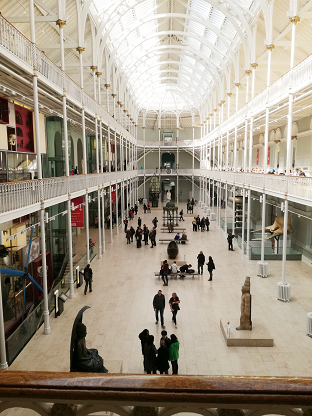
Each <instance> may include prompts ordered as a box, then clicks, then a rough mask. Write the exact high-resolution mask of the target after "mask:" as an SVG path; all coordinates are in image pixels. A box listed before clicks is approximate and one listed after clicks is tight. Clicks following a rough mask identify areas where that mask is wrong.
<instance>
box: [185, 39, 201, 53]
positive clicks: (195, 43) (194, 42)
mask: <svg viewBox="0 0 312 416" xmlns="http://www.w3.org/2000/svg"><path fill="white" fill-rule="evenodd" d="M185 43H186V44H187V45H188V46H190V47H191V48H193V49H196V50H198V49H199V48H200V45H201V43H200V41H199V40H197V39H194V38H190V37H186V38H185Z"/></svg>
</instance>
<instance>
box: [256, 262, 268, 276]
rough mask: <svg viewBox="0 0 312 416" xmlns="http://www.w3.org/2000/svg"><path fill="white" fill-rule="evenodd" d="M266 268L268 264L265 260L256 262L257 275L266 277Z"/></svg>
mask: <svg viewBox="0 0 312 416" xmlns="http://www.w3.org/2000/svg"><path fill="white" fill-rule="evenodd" d="M268 268H269V265H268V263H267V262H266V261H263V262H262V261H258V262H257V276H260V277H268Z"/></svg>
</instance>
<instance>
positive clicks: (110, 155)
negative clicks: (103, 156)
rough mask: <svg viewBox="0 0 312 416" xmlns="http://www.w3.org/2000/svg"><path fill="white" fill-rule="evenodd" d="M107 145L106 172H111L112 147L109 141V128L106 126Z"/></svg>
mask: <svg viewBox="0 0 312 416" xmlns="http://www.w3.org/2000/svg"><path fill="white" fill-rule="evenodd" d="M107 145H108V172H111V171H112V146H111V140H110V126H109V123H108V126H107Z"/></svg>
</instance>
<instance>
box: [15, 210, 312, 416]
mask: <svg viewBox="0 0 312 416" xmlns="http://www.w3.org/2000/svg"><path fill="white" fill-rule="evenodd" d="M184 205H185V204H183V206H179V209H180V207H183V208H184V212H186V206H184ZM197 213H198V214H199V215H200V216H202V215H203V211H202V210H201V209H200V208H197V207H196V208H195V210H194V214H196V215H197ZM138 216H141V218H142V220H143V221H142V224H143V223H146V224H147V225H148V226H149V228H150V229H151V226H152V224H151V221H152V219H153V218H154V216H157V217H158V219H159V223H158V226H159V227H158V228H160V226H161V217H162V210H161V209H152V213H150V214H143V209H142V208H141V207H140V210H139V215H138ZM138 216H136V217H135V219H134V220H133V221H132V223H133V226H134V227H135V228H136V226H137V217H138ZM191 219H192V216H191V215H188V216H185V222H183V226H185V227H186V228H187V234H188V238H189V240H190V242H189V244H187V245H185V246H182V245H180V246H179V250H180V252H179V255H178V259H179V260H185V261H186V262H190V263H192V264H193V266H194V268H195V269H196V266H197V260H196V258H197V255H198V253H199V251H200V250H203V252H204V254H205V256H206V259H207V261H208V256H209V255H211V256H212V257H213V259H214V262H215V265H216V270H215V272H214V276H213V281H212V282H209V281H208V272H207V269H204V274H203V276H201V277H200V278H197V277H196V278H194V279H192V278H186V279H184V280H183V281H182V280H179V279H178V280H172V281H171V280H169V286H168V287H163V286H162V281H159V280H158V278H155V277H154V272H156V271H158V270H159V267H160V260H161V259H162V260H163V259H166V258H167V252H166V248H167V244H165V243H158V242H157V246H156V247H155V248H153V249H152V250H151V249H150V246H144V245H143V246H142V248H140V249H137V248H136V244H135V242H134V243H132V244H131V245H130V246H129V245H127V244H126V238H125V234H124V233H123V228H120V229H119V235H116V228H115V229H114V230H113V231H114V235H113V240H114V241H113V242H112V243H110V242H109V230H107V231H106V253H105V254H104V255H103V258H102V259H97V258H96V259H95V260H94V261H93V262H92V265H91V267H92V269H93V273H94V282H93V285H94V286H93V292H92V293H88V294H87V295H86V296H85V295H84V293H83V288H80V289H78V290H77V289H75V290H76V292H75V298H74V299H68V300H67V302H66V304H65V312H64V313H63V315H62V316H60V317H58V318H57V319H55V318H54V314H52V315H51V316H50V325H51V334H50V335H43V333H42V332H43V328H42V327H41V328H40V329H39V331H38V332H37V334H36V335H35V336H34V337H33V339H32V340H31V341H30V342H29V343H28V345H27V346H26V347H25V349H24V350H23V351H22V353H21V354H20V355H19V356H18V357H17V359H16V360H15V361H14V363H13V364H12V365H11V366H10V370H38V371H47V370H50V371H69V344H70V336H71V329H72V324H73V321H74V318H75V316H76V314H77V312H78V311H79V310H80V308H82V307H83V306H84V305H89V306H90V307H91V309H90V310H88V311H86V312H85V313H84V323H85V324H86V325H87V328H88V335H87V347H89V348H97V349H98V350H99V353H100V354H101V355H102V356H103V358H104V360H105V362H106V361H110V360H121V361H122V362H123V372H124V373H136V374H140V373H143V365H142V354H141V345H140V340H139V338H138V335H139V333H140V332H141V331H142V330H143V329H144V328H148V329H149V331H150V333H151V334H153V335H154V336H155V345H156V347H157V348H158V346H159V339H160V332H161V327H160V325H157V326H156V325H155V317H154V311H153V307H152V300H153V297H154V295H155V294H156V293H157V290H158V289H162V290H163V293H164V295H165V296H166V303H167V302H168V301H169V298H170V296H171V294H172V292H174V291H175V292H177V294H178V296H179V298H180V301H181V304H180V307H181V310H180V311H179V313H178V316H177V320H178V328H177V329H175V328H174V325H173V322H172V321H171V313H170V309H169V305H168V306H167V307H166V309H165V325H166V330H167V331H168V335H170V334H172V333H175V334H176V335H177V337H178V339H179V341H180V358H179V373H180V374H194V375H195V374H199V375H246V376H298V377H306V376H307V377H309V376H311V368H312V354H311V353H312V339H311V338H310V337H308V336H307V335H306V332H305V325H306V314H307V312H309V311H311V310H312V301H311V294H312V278H311V272H312V270H311V268H310V267H308V266H307V265H306V264H304V263H303V262H297V261H292V262H290V261H289V262H287V282H288V283H290V284H291V302H288V303H284V302H280V301H278V300H277V299H276V291H277V289H276V285H277V282H279V281H280V280H281V270H282V263H281V262H280V261H271V262H269V276H268V278H266V279H263V278H260V277H257V276H256V261H251V260H247V258H246V256H245V255H243V254H242V252H241V250H240V249H239V248H238V247H237V244H236V241H235V243H234V249H235V251H234V252H229V251H228V249H227V241H226V235H225V234H224V232H223V230H221V229H219V228H218V227H217V224H216V222H211V226H210V231H209V232H203V233H201V232H197V233H195V232H192V225H191ZM130 223H131V222H130ZM90 236H91V237H92V238H93V240H94V241H95V242H96V243H97V241H98V238H97V237H98V231H97V230H95V229H91V230H90ZM160 236H168V234H167V233H166V234H165V233H160V230H159V231H158V234H157V241H158V238H159V237H160ZM76 241H78V238H77V240H76ZM81 244H84V245H85V240H84V239H81ZM245 276H251V293H252V295H253V298H252V318H254V320H257V319H261V320H262V322H263V323H264V324H265V325H266V327H267V330H268V331H269V332H270V334H271V335H272V337H273V338H274V347H272V348H269V347H267V348H260V347H249V348H247V347H226V345H225V342H224V340H223V338H222V334H221V331H220V318H224V319H226V320H229V321H230V322H231V325H232V331H235V329H234V328H235V326H237V325H238V323H239V314H240V299H241V286H242V284H243V283H244V280H245ZM108 369H109V368H108ZM10 414H11V413H10ZM22 414H24V413H22ZM25 414H26V413H25Z"/></svg>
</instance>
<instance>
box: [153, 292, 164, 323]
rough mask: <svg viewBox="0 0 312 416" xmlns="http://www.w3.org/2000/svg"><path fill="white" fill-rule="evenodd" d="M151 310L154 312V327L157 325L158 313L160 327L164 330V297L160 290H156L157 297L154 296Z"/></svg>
mask: <svg viewBox="0 0 312 416" xmlns="http://www.w3.org/2000/svg"><path fill="white" fill-rule="evenodd" d="M153 308H154V311H155V317H156V322H155V323H156V325H157V324H158V313H159V314H160V322H161V327H162V328H163V329H164V328H165V324H164V309H165V296H164V295H163V294H162V291H161V290H158V292H157V295H155V296H154V300H153Z"/></svg>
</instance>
